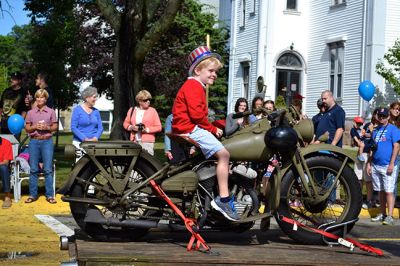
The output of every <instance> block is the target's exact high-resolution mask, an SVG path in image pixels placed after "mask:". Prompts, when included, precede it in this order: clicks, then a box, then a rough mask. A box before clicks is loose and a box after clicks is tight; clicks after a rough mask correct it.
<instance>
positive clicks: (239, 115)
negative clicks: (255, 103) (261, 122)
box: [232, 107, 286, 121]
mask: <svg viewBox="0 0 400 266" xmlns="http://www.w3.org/2000/svg"><path fill="white" fill-rule="evenodd" d="M257 111H262V112H264V113H266V112H267V109H265V108H262V107H261V108H257ZM285 113H286V110H285V109H280V110H276V111H273V112H272V113H270V114H269V115H268V116H267V119H268V120H269V121H273V120H275V119H277V118H279V117H281V116H282V115H284V114H285ZM251 114H253V112H251V111H250V110H249V111H245V112H238V113H235V114H233V115H232V118H233V119H238V118H242V117H244V116H248V115H251Z"/></svg>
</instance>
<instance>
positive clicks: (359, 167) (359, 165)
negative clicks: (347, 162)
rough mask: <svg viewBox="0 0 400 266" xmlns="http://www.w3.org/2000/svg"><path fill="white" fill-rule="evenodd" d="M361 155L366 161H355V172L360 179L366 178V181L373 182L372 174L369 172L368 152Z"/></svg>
mask: <svg viewBox="0 0 400 266" xmlns="http://www.w3.org/2000/svg"><path fill="white" fill-rule="evenodd" d="M361 156H362V157H363V158H364V162H360V161H359V160H356V162H355V163H354V173H355V174H356V176H357V179H358V180H359V181H361V180H363V179H364V180H365V181H366V182H371V181H372V179H371V176H370V175H368V173H367V160H368V154H367V153H362V154H361Z"/></svg>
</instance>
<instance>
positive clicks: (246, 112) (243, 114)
mask: <svg viewBox="0 0 400 266" xmlns="http://www.w3.org/2000/svg"><path fill="white" fill-rule="evenodd" d="M251 114H252V112H250V111H245V112H237V113H235V114H233V115H232V118H233V119H238V118H242V117H244V116H248V115H251Z"/></svg>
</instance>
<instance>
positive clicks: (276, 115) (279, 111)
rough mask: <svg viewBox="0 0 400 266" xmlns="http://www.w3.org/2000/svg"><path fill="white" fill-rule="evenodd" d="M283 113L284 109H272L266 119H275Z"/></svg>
mask: <svg viewBox="0 0 400 266" xmlns="http://www.w3.org/2000/svg"><path fill="white" fill-rule="evenodd" d="M285 113H286V110H285V109H280V110H276V111H273V112H272V113H270V114H269V115H268V116H267V119H268V120H269V121H274V120H275V119H277V118H279V117H281V116H283V115H284V114H285Z"/></svg>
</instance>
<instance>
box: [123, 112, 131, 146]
mask: <svg viewBox="0 0 400 266" xmlns="http://www.w3.org/2000/svg"><path fill="white" fill-rule="evenodd" d="M128 112H129V111H128ZM132 115H133V107H131V114H130V115H129V117H130V118H129V122H130V121H131V120H132ZM122 129H123V130H122V138H123V139H124V140H130V139H131V131H129V130H126V129H125V128H124V127H122Z"/></svg>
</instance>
